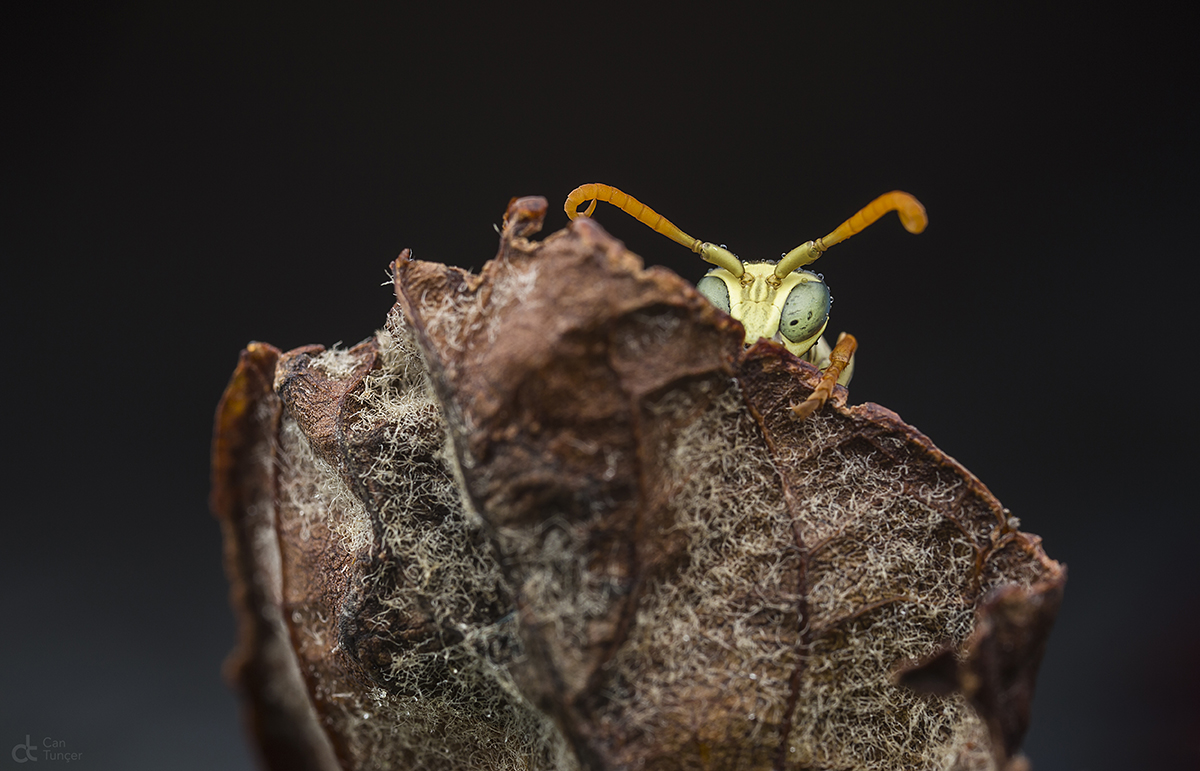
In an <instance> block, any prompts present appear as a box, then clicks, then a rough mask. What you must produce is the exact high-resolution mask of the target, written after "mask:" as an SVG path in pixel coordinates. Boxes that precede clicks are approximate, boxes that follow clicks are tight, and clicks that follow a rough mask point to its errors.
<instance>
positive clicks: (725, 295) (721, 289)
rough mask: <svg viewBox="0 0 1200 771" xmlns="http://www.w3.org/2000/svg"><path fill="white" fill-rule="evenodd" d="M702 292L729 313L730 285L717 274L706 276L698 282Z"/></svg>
mask: <svg viewBox="0 0 1200 771" xmlns="http://www.w3.org/2000/svg"><path fill="white" fill-rule="evenodd" d="M696 288H697V289H699V290H700V294H702V295H704V296H705V297H707V298H708V301H709V302H710V303H712V304H713V305H715V306H717V307H718V308H720V309H721V310H723V311H725V312H726V313H729V287H728V286H727V285H726V284H725V282H724V281H722V280H721V279H719V278H717V277H716V276H705V277H704V278H702V279H700V281H699V283H697V284H696Z"/></svg>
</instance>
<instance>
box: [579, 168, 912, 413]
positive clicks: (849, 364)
mask: <svg viewBox="0 0 1200 771" xmlns="http://www.w3.org/2000/svg"><path fill="white" fill-rule="evenodd" d="M585 201H591V205H589V206H588V208H587V210H586V211H584V212H583V216H585V217H590V216H592V212H593V211H595V210H596V203H597V202H598V201H606V202H608V203H611V204H612V205H613V206H617V207H619V208H620V209H621V210H622V211H624V212H625V213H627V214H629V215H631V216H632V217H633V218H634V219H636V220H638V221H639V222H642V223H644V224H646V225H649V226H650V227H651V228H652V229H653V230H654V231H655V232H658V233H662V234H663V235H664V236H666V237H667V238H670V239H671V240H672V241H675V242H677V243H680V244H683V245H684V246H686V247H688V248H689V249H691V250H692V251H693V252H695V253H696V254H698V255H700V257H701V258H702V259H704V260H707V261H708V262H711V263H712V264H713V265H716V266H717V267H715V268H713V269H712V270H710V271H709V272H708V273H707V274H706V275H705V276H704V278H702V279H700V281H699V282H698V283H697V284H696V289H698V290H699V291H700V293H701V294H703V295H704V296H705V297H707V298H708V299H709V301H710V302H712V304H713V305H715V306H717V307H718V308H720V309H721V310H723V311H725V312H726V313H728V314H729V315H730V316H733V317H734V318H735V319H737V320H738V321H740V322H742V326H744V327H745V329H746V345H751V344H753V343H754V342H755V341H757V340H758V339H759V338H760V337H761V338H766V339H768V340H774V341H776V342H778V343H782V344H783V345H784V346H786V347H787V349H788V350H789V351H791V352H792V353H793V354H795V355H796V356H799V357H800V358H802V359H804V360H805V361H808V362H809V363H811V364H815V365H816V366H817V367H819V368H820V369H822V370H823V371H824V375H823V376H822V377H821V382H820V383H819V384H818V385H817V387H816V388H815V389H814V390H813V392H812V394H810V395H809V397H808V398H807V399H805V400H804V401H802V402H800V403H799V404H793V405H792V406H791V409H792V412H793V413H794V414H795V417H796V419H797V420H803V419H804V418H806V417H808V416H809V415H811V414H812V413H813V412H815V411H817V410H818V409H820V408H821V406H822V405H824V404H825V402H826V400H828V399H829V396H830V394H832V393H833V387H834V385H835V384H841V385H848V384H849V383H850V377H851V376H852V375H853V373H854V352H855V350H856V349H857V348H858V341H857V340H855V339H854V336H853V335H851V334H848V333H845V332H843V333H842V334H841V335H840V336H839V337H838V341H837V345H835V346H834V347H832V348H830V346H829V343H827V342H825V338H824V337H823V336H822V335H823V333H824V332H825V327H826V326H827V325H828V323H829V306H830V304H831V303H832V302H833V300H832V298H831V297H830V294H829V287H828V286H826V285H825V281H824V279H823V278H822V277H821V276H820V275H818V274H816V273H813V272H811V271H807V270H801V268H802V267H803V266H805V265H808V264H810V263H812V262H814V261H816V259H817V258H818V257H820V256H821V255H822V254H824V253H825V250H826V249H828V248H829V247H831V246H833V245H834V244H837V243H840V242H842V241H845V240H846V239H847V238H849V237H850V236H852V235H854V234H855V233H858V232H859V231H861V230H863V229H864V228H866V227H867V226H868V225H870V224H871V223H873V222H875V220H877V219H879V218H880V217H882V216H883V215H885V214H887V213H888V212H890V211H894V212H896V213H897V214H898V215H899V216H900V222H901V224H903V225H904V229H905V230H907V231H908V232H909V233H914V234H915V233H920V232H921V231H923V230H924V229H925V226H926V225H928V224H929V218H928V217H926V216H925V207H924V206H922V205H921V202H920V201H918V200H917V199H916V198H914V197H913V196H911V195H909V194H908V193H905V192H903V191H900V190H893V191H892V192H890V193H884V194H883V195H881V196H879V197H878V198H876V199H875V200H874V201H871V203H869V204H867V205H866V206H864V207H863V208H862V209H861V210H859V212H858V213H857V214H855V215H854V216H853V217H851V218H850V219H848V220H846V221H845V222H843V223H842V224H841V225H839V226H838V227H837V228H836V229H835V230H834V231H833V232H831V233H830V234H829V235H827V236H825V237H824V238H818V239H817V240H816V241H806V242H805V243H803V244H801V245H800V246H797V247H796V248H795V249H792V250H791V251H790V252H785V253H784V254H783V255H781V256H780V258H779V259H778V260H776V261H769V260H763V261H758V262H743V261H742V260H741V259H740V258H739V257H738V256H737V255H736V254H734V253H733V252H731V251H729V250H728V249H727V248H725V246H723V245H722V246H717V245H716V244H712V243H709V242H708V241H701V240H700V239H698V238H692V237H691V236H689V235H688V234H687V233H684V232H683V231H682V230H680V229H679V228H678V227H676V226H675V225H674V224H673V223H672V222H671V221H670V220H668V219H667V218H666V217H664V216H662V215H661V214H659V213H658V212H656V211H654V210H653V209H651V208H650V207H649V206H647V205H645V204H644V203H642V202H641V201H639V200H638V199H636V198H634V197H633V196H631V195H629V194H627V193H624V192H622V191H621V190H618V189H617V188H615V187H613V186H611V185H603V184H599V183H595V182H593V183H590V184H587V185H580V186H579V187H577V188H575V189H574V190H572V191H571V193H570V195H568V196H567V201H566V203H565V204H563V208H564V209H566V212H567V216H568V217H570V218H571V219H575V218H576V217H578V216H579V215H580V212H579V211H578V208H579V205H580V204H581V203H583V202H585Z"/></svg>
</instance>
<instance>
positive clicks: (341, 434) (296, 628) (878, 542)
mask: <svg viewBox="0 0 1200 771" xmlns="http://www.w3.org/2000/svg"><path fill="white" fill-rule="evenodd" d="M544 211H545V201H544V200H543V199H517V200H514V201H513V202H512V204H510V208H509V212H508V214H507V215H506V218H505V227H504V233H503V237H502V241H501V250H500V254H499V255H498V257H497V259H496V260H494V261H492V262H490V263H489V264H488V265H487V266H485V268H484V270H483V272H482V273H481V274H479V275H471V274H468V273H466V272H464V271H462V270H459V269H457V268H451V267H447V266H444V265H438V264H433V263H422V262H415V261H412V260H410V259H409V258H408V256H407V254H405V255H402V256H401V258H400V259H399V260H397V261H396V262H395V263H394V265H393V269H394V275H395V282H396V292H397V298H398V303H397V307H396V308H395V309H393V311H392V313H391V314H390V315H389V317H388V320H387V324H386V326H385V327H384V329H382V330H381V331H380V332H379V333H378V334H377V335H376V337H375V338H373V339H372V340H369V341H366V342H364V343H362V344H360V345H358V346H356V347H355V348H353V349H350V350H348V351H347V350H332V351H326V350H324V349H320V348H319V347H307V348H303V349H299V350H297V351H293V352H291V353H289V354H285V355H283V356H278V352H276V351H274V349H271V354H270V355H269V356H268V355H266V354H264V353H263V351H264V350H265V348H263V347H261V346H260V347H259V348H257V349H256V348H253V347H252V349H251V351H250V352H248V353H247V354H245V355H244V357H243V363H242V364H241V365H240V366H239V369H238V372H237V373H235V376H234V380H233V381H232V382H231V385H230V389H229V391H228V392H227V394H226V397H225V399H224V400H223V402H222V407H221V408H220V409H219V411H218V421H217V422H218V425H217V438H216V441H215V445H214V497H213V500H214V509H215V510H216V511H217V513H218V515H219V516H220V517H221V518H222V521H223V523H224V526H225V531H226V541H227V544H228V549H229V552H230V557H229V560H228V562H229V571H230V574H231V578H232V580H233V581H234V584H235V598H234V600H235V606H237V607H238V608H240V609H241V611H242V614H243V620H242V628H243V640H242V643H241V645H240V648H239V652H238V656H239V657H240V659H238V660H240V661H242V662H262V663H260V664H255V665H253V666H251V665H250V664H247V663H243V664H242V665H240V666H238V667H235V677H236V679H237V681H238V683H239V685H240V687H241V688H242V689H243V691H244V693H245V694H246V699H247V709H248V713H249V714H250V716H251V720H252V721H255V722H256V723H257V724H258V725H264V724H270V725H294V726H295V729H294V730H293V731H292V733H291V734H288V733H287V732H286V731H283V729H275V730H273V731H267V730H262V729H259V730H258V732H257V737H258V741H259V743H260V746H262V747H263V751H264V756H265V758H266V761H267V764H268V766H269V767H270V768H278V769H283V768H298V767H308V768H321V769H327V768H345V769H359V768H389V767H403V768H455V769H461V768H587V769H617V768H627V767H645V768H656V769H692V768H695V769H705V768H711V769H724V768H746V769H751V768H761V769H769V768H777V769H784V768H787V769H805V768H813V769H815V768H823V769H860V768H861V769H885V768H888V769H892V768H894V769H918V768H921V769H924V768H930V769H932V768H946V769H949V768H961V769H991V768H998V767H1001V766H1002V764H1004V763H1007V762H1008V758H1009V756H1010V755H1012V754H1013V753H1014V752H1015V750H1016V748H1017V747H1018V746H1019V742H1020V737H1021V735H1022V734H1023V732H1024V729H1025V726H1026V725H1027V723H1028V702H1029V697H1030V695H1031V693H1032V684H1033V676H1034V674H1035V672H1036V662H1037V660H1038V659H1040V655H1041V648H1042V646H1043V645H1044V641H1045V638H1046V635H1047V634H1048V631H1049V625H1050V622H1051V621H1052V619H1053V615H1054V609H1055V608H1056V603H1055V602H1051V601H1047V602H1043V603H1041V604H1040V605H1039V608H1038V609H1037V610H1036V612H1035V611H1032V610H1030V609H1029V603H1028V601H1027V600H1028V598H1030V597H1035V596H1036V597H1040V596H1043V595H1045V596H1046V597H1050V596H1052V595H1053V592H1054V591H1056V590H1055V589H1054V587H1057V591H1061V585H1062V580H1063V578H1064V573H1063V571H1062V568H1061V567H1060V566H1059V565H1058V564H1057V563H1055V562H1053V561H1052V560H1050V559H1049V558H1047V557H1046V556H1045V554H1044V553H1043V552H1042V550H1041V547H1040V543H1039V541H1038V539H1036V537H1034V536H1028V535H1026V534H1024V533H1020V532H1018V531H1017V530H1016V529H1015V520H1013V519H1011V518H1010V517H1009V515H1008V513H1007V511H1006V510H1004V509H1003V508H1002V507H1001V506H1000V504H999V503H998V502H997V501H996V500H995V498H993V497H992V496H991V494H990V493H989V492H988V491H987V489H986V488H985V487H984V486H983V484H982V483H980V482H979V480H977V479H976V478H975V477H974V476H972V475H971V474H970V473H969V472H967V471H966V470H965V469H963V468H962V467H961V466H959V465H958V464H957V463H955V462H954V461H953V460H952V459H950V458H949V457H947V456H946V455H944V454H943V453H941V452H940V451H939V450H937V448H936V447H934V446H933V444H932V443H931V442H930V441H929V440H928V439H927V438H926V437H924V436H923V435H921V434H920V433H919V432H917V431H916V430H915V429H913V428H912V427H911V426H908V425H906V424H904V423H903V422H902V421H901V420H900V419H899V418H898V417H897V416H896V415H895V414H894V413H891V412H889V411H888V410H886V409H884V408H882V407H879V406H877V405H872V404H866V405H861V406H858V407H846V406H844V402H845V398H846V393H845V390H844V389H841V388H839V389H838V391H837V392H836V393H835V397H834V400H833V401H832V402H831V404H830V405H828V406H827V407H826V408H825V409H824V410H823V411H821V412H820V413H818V414H816V415H814V416H812V417H811V418H809V419H808V420H805V421H795V420H794V419H793V418H792V415H791V411H790V410H789V409H787V408H788V406H789V404H792V403H796V402H799V401H801V400H803V399H804V397H805V396H806V395H807V394H808V392H810V391H811V390H812V388H813V387H814V386H815V385H816V383H817V382H818V380H819V374H818V373H817V371H816V370H815V369H813V368H812V367H810V366H809V365H807V364H805V363H803V362H800V361H798V360H797V359H795V358H794V357H792V356H791V355H790V354H788V353H787V352H785V351H784V350H783V349H782V348H781V347H779V346H777V345H775V344H771V343H765V342H760V343H759V344H757V345H756V346H754V347H753V348H751V349H749V350H743V346H742V344H741V340H742V335H743V332H742V329H741V326H740V325H739V324H738V323H737V322H735V321H733V320H732V319H730V318H729V317H728V316H726V315H725V314H723V313H721V312H719V311H717V310H715V309H714V308H713V307H712V306H711V305H709V304H708V302H707V301H706V300H704V299H703V298H702V297H701V296H700V295H699V294H698V293H697V292H696V291H695V289H694V288H693V287H691V286H690V285H688V284H687V283H686V282H684V281H682V280H681V279H679V278H678V277H677V276H675V275H674V274H672V273H670V272H669V271H665V270H662V269H658V268H651V269H648V270H644V269H642V267H641V263H640V260H638V259H637V258H636V257H635V256H633V255H632V254H630V253H629V252H627V251H625V249H624V247H623V246H622V245H621V244H620V243H619V242H617V241H615V240H613V239H612V238H611V237H609V236H608V235H607V234H606V233H604V231H603V230H601V229H600V228H599V226H598V225H596V224H595V223H594V222H592V221H591V220H587V219H580V220H577V221H575V222H574V223H573V224H572V225H571V226H570V228H569V229H567V230H565V231H561V232H559V233H556V234H554V235H552V236H550V237H548V238H546V239H545V240H544V241H542V242H540V243H533V242H530V241H527V240H526V239H525V236H527V235H530V234H532V233H534V232H536V231H537V229H538V228H539V227H540V224H541V217H542V215H543V213H544ZM276 357H278V361H277V362H276V361H275V358H276ZM248 362H253V363H252V364H250V363H248ZM272 370H273V371H272ZM269 380H273V382H274V390H273V391H271V390H268V389H267V387H266V383H267V382H268V381H269ZM260 413H261V416H262V417H260V418H258V419H255V420H250V419H248V418H246V417H245V416H246V415H248V414H260ZM1047 587H1049V588H1047ZM1054 596H1056V595H1054ZM1016 597H1020V598H1026V599H1025V600H1019V601H1018V600H1004V599H1002V598H1016ZM997 603H998V604H997ZM1023 603H1024V604H1023ZM977 611H978V613H979V615H978V620H977ZM268 632H269V633H270V634H268ZM284 632H286V634H284ZM940 650H951V651H954V652H955V653H956V654H957V655H958V656H961V657H963V658H964V659H965V660H966V661H968V662H975V663H974V664H971V665H970V666H969V667H968V670H969V671H970V672H972V673H974V676H975V677H976V680H975V681H972V682H975V683H977V684H976V686H974V687H973V688H965V689H964V690H965V694H966V695H965V696H964V695H963V694H962V693H958V692H950V691H949V690H948V689H947V690H946V692H945V693H944V694H943V695H941V696H932V697H930V696H922V695H919V694H917V693H915V692H914V691H913V690H912V689H910V688H908V687H906V686H905V685H901V684H897V683H895V682H894V681H893V680H894V678H893V673H894V672H896V671H898V670H900V669H903V668H904V667H905V666H908V665H909V663H910V662H914V661H923V660H927V659H929V658H930V657H931V656H933V655H934V654H936V653H937V652H938V651H940ZM285 665H286V666H285ZM971 667H973V668H971ZM289 668H290V669H289ZM289 671H290V672H292V674H291V675H288V674H287V673H288V672H289ZM956 671H957V670H956ZM296 673H302V674H303V677H302V682H298V680H300V678H299V677H298V676H297V675H296ZM913 677H916V676H915V675H914V676H913ZM289 678H290V679H289ZM943 679H945V678H943ZM906 682H910V680H906ZM277 684H278V685H277ZM954 686H956V687H958V686H961V683H959V681H958V679H957V676H956V680H955V682H954ZM276 691H278V692H280V693H282V692H287V693H288V694H290V697H289V698H288V699H286V700H280V699H275V700H271V699H268V698H266V695H267V694H271V693H275V692H276ZM297 694H299V695H300V696H303V697H304V698H299V697H298V696H297ZM972 705H974V707H972ZM316 721H319V723H320V726H321V730H320V731H316V730H313V728H312V725H313V723H314V722H316ZM292 734H294V735H292ZM288 747H291V748H292V749H293V750H294V751H295V752H297V753H299V754H301V755H303V756H304V757H305V758H306V759H307V762H308V763H309V765H307V766H300V765H297V764H294V763H293V762H292V761H291V760H290V758H289V757H288V756H286V755H285V754H284V753H285V752H286V751H287V748H288ZM320 753H324V754H323V755H321V754H320ZM334 758H336V760H335V759H334Z"/></svg>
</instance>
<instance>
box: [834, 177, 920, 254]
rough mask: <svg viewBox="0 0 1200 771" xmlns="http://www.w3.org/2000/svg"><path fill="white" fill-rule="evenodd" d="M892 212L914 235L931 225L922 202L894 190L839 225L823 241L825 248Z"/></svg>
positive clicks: (901, 191)
mask: <svg viewBox="0 0 1200 771" xmlns="http://www.w3.org/2000/svg"><path fill="white" fill-rule="evenodd" d="M890 211H894V212H896V213H897V214H898V215H900V224H901V225H903V226H904V229H905V230H907V231H908V232H909V233H913V234H914V235H915V234H917V233H920V232H921V231H922V230H924V229H925V226H926V225H928V224H929V217H927V216H926V215H925V207H924V206H922V205H921V202H920V201H918V200H917V199H916V198H914V197H912V196H911V195H909V194H908V193H906V192H904V191H903V190H893V191H892V192H890V193H884V194H883V195H881V196H879V197H878V198H876V199H875V200H874V201H871V202H870V203H869V204H867V205H866V206H864V207H863V208H862V209H860V210H859V212H858V213H857V214H855V215H854V216H853V217H851V218H850V219H848V220H846V221H845V222H843V223H842V224H841V225H838V227H837V229H836V230H834V231H833V232H832V233H830V234H829V235H827V236H825V237H824V238H822V239H821V241H822V242H823V243H824V245H825V248H826V249H828V248H829V247H831V246H833V245H834V244H838V243H841V242H842V241H845V240H846V239H847V238H849V237H850V236H852V235H854V234H855V233H859V232H861V231H862V230H863V229H865V228H866V227H867V226H868V225H870V224H871V223H872V222H874V221H875V220H877V219H879V218H880V217H882V216H883V215H885V214H887V213H888V212H890Z"/></svg>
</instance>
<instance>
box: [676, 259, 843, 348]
mask: <svg viewBox="0 0 1200 771" xmlns="http://www.w3.org/2000/svg"><path fill="white" fill-rule="evenodd" d="M742 265H743V267H744V268H745V272H744V273H742V275H741V277H740V278H739V277H737V276H734V275H733V273H731V272H729V271H728V270H726V269H725V268H714V269H713V270H710V271H709V272H708V274H707V275H706V276H705V277H704V278H702V279H700V283H698V284H697V285H696V288H697V289H699V290H700V293H701V294H703V295H704V296H705V297H707V298H708V299H709V300H710V301H711V302H712V304H713V305H715V306H717V307H718V308H720V309H721V310H723V311H725V312H726V313H728V314H729V315H730V316H733V317H734V318H735V319H737V320H738V321H740V322H742V326H744V327H745V328H746V345H752V344H754V343H755V342H756V341H757V340H758V339H759V338H760V337H764V338H766V339H768V340H775V341H777V342H780V343H783V344H784V345H785V346H786V347H787V349H788V350H789V351H791V352H792V353H794V354H795V355H797V356H801V355H803V354H804V353H805V352H806V351H807V350H808V349H809V348H811V347H812V346H813V345H814V344H815V343H816V342H817V340H818V339H819V338H820V337H821V333H822V332H824V331H825V325H826V324H828V323H829V305H830V302H831V300H830V297H829V287H827V286H825V282H824V281H822V280H821V278H820V277H819V276H817V274H815V273H810V272H809V271H807V270H795V271H792V272H791V273H788V274H787V275H786V276H784V277H783V278H777V277H776V276H775V263H773V262H750V263H743V264H742Z"/></svg>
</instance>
